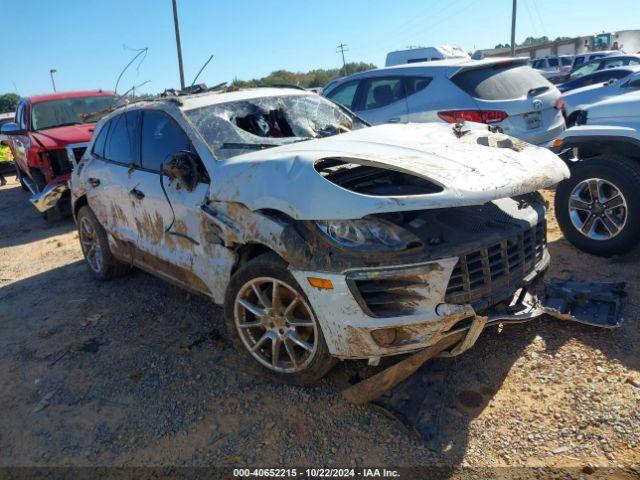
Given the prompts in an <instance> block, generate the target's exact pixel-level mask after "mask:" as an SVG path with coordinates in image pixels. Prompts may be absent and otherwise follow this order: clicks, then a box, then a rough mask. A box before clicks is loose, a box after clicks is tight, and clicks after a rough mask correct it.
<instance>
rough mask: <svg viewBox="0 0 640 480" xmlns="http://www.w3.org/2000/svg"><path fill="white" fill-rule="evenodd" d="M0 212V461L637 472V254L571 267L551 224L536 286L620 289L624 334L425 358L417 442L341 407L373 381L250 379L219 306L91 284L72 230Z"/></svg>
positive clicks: (573, 259) (22, 196)
mask: <svg viewBox="0 0 640 480" xmlns="http://www.w3.org/2000/svg"><path fill="white" fill-rule="evenodd" d="M547 196H548V197H550V196H551V194H547ZM0 205H2V207H1V210H0V211H1V212H2V214H1V215H0V372H2V373H1V374H0V412H3V413H2V415H1V417H2V419H1V420H0V466H26V465H48V466H54V465H56V466H58V465H64V466H68V465H80V466H85V465H92V466H93V465H102V466H109V465H130V466H137V465H163V466H166V465H172V466H173V465H197V466H200V465H235V466H259V467H264V466H276V465H290V466H301V465H309V466H316V467H318V466H331V465H336V466H338V465H340V466H345V465H354V466H355V465H361V466H362V465H378V466H379V465H394V466H420V465H434V464H440V465H462V466H471V467H496V466H551V467H571V466H576V467H581V468H582V467H584V466H638V465H640V411H639V410H638V404H639V401H640V373H639V370H640V349H639V347H638V340H639V337H640V334H639V331H638V318H639V306H640V298H639V295H640V294H639V293H638V289H637V287H638V285H640V270H639V269H638V263H639V262H638V254H637V253H634V254H631V255H629V256H626V257H622V258H617V259H609V260H607V259H600V258H596V257H592V256H589V255H586V254H583V253H581V252H578V251H576V250H575V249H573V248H572V247H571V246H569V245H568V244H567V242H566V241H565V240H564V239H562V238H561V235H560V234H559V231H558V229H557V226H556V225H555V221H554V220H553V219H550V222H549V224H550V232H549V238H550V250H551V253H552V256H553V260H552V263H553V266H552V272H551V274H552V275H553V276H560V277H568V276H570V275H574V276H575V277H576V278H580V279H591V280H603V281H619V280H624V281H626V282H628V291H629V297H628V301H627V304H626V307H625V310H624V316H625V323H624V325H623V327H622V328H620V329H619V330H616V331H605V330H598V329H595V328H589V327H584V326H580V325H576V324H566V323H562V322H559V321H555V320H546V321H535V322H532V323H529V324H527V325H524V326H511V327H509V326H507V327H506V328H505V330H504V331H503V332H502V333H498V332H497V331H496V330H495V329H492V330H488V331H486V332H484V333H483V335H482V336H481V338H480V339H479V341H478V343H477V344H476V345H475V346H474V348H473V349H471V350H470V351H469V352H467V353H465V354H464V355H462V356H460V357H457V358H454V359H438V360H435V361H433V362H432V363H431V364H429V365H428V366H426V367H425V368H424V369H423V371H422V372H421V373H420V375H421V376H422V377H423V379H424V380H425V382H426V383H425V384H426V385H428V386H429V387H430V388H428V392H430V393H429V394H428V395H427V397H428V398H429V401H430V402H431V405H433V414H432V418H433V422H434V425H435V426H437V428H434V436H433V438H432V439H431V440H430V441H429V442H424V441H422V440H421V439H420V438H419V437H418V436H417V435H416V434H415V433H414V432H413V431H412V430H411V429H410V428H407V427H406V426H405V425H404V424H402V423H401V422H400V421H398V420H397V419H395V418H393V417H389V416H388V415H384V414H383V412H382V411H381V409H380V408H378V407H376V406H375V405H366V406H362V407H353V406H351V405H350V404H348V403H347V402H346V401H345V400H344V399H343V398H342V397H341V395H340V393H339V391H340V388H342V387H343V386H344V385H345V384H346V382H347V380H348V379H349V378H350V377H352V376H353V375H354V374H355V373H356V372H362V371H363V370H364V371H367V372H371V371H373V369H371V368H368V367H366V366H364V365H363V364H362V363H358V362H347V363H344V364H340V365H338V366H337V367H336V369H335V370H334V371H333V372H332V373H331V375H330V376H329V377H328V378H327V379H325V380H323V381H322V382H321V383H319V384H318V385H315V386H309V387H293V386H284V385H279V384H275V383H272V382H270V381H267V380H263V379H261V378H258V377H255V376H253V375H252V374H251V373H250V372H248V371H247V370H246V367H245V366H244V365H243V364H242V362H241V361H240V358H239V357H238V356H237V355H236V354H235V353H234V351H233V349H232V348H231V345H230V343H229V342H228V341H227V339H226V338H225V336H224V329H223V325H222V312H221V309H220V308H218V307H216V306H214V305H212V304H211V303H210V302H209V301H207V300H206V299H203V298H200V297H196V296H193V295H190V294H188V293H185V292H184V291H182V290H180V289H178V288H176V287H173V286H171V285H169V284H167V283H165V282H163V281H161V280H159V279H156V278H154V277H152V276H150V275H147V274H145V273H142V272H139V271H136V272H134V273H133V274H132V275H131V276H129V277H127V278H123V279H120V280H117V281H113V282H107V283H102V282H98V281H96V280H94V279H93V277H92V276H91V275H90V273H89V270H88V268H87V267H85V265H84V263H83V261H82V254H81V252H80V248H79V244H78V240H77V235H76V233H75V230H74V225H73V222H72V221H71V220H63V221H55V222H49V223H47V222H45V221H44V220H42V219H41V218H40V217H39V216H38V215H37V213H36V212H35V210H34V209H33V208H32V207H31V206H30V205H29V204H28V202H27V194H26V193H25V192H23V191H22V190H21V189H20V187H19V185H18V184H17V183H16V182H15V181H12V180H10V181H9V184H8V185H7V186H6V187H3V188H1V189H0Z"/></svg>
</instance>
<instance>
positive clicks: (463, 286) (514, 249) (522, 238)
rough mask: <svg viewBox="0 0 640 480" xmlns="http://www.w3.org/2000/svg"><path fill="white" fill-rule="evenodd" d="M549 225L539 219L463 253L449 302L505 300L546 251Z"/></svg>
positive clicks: (485, 303)
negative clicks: (532, 224)
mask: <svg viewBox="0 0 640 480" xmlns="http://www.w3.org/2000/svg"><path fill="white" fill-rule="evenodd" d="M546 232H547V226H546V222H541V223H538V224H537V225H536V226H534V227H533V228H531V229H529V230H526V231H525V232H523V233H521V234H520V235H518V236H515V237H511V238H508V239H504V240H502V241H500V242H499V243H495V244H493V245H491V246H489V247H485V248H481V249H479V250H475V251H472V252H468V253H466V254H464V255H461V256H460V259H459V260H458V263H457V264H456V266H455V267H454V269H453V273H452V275H451V278H450V280H449V284H448V286H447V292H446V297H445V300H446V301H447V303H456V304H466V303H470V304H471V305H473V306H474V308H476V309H479V308H484V307H486V306H489V305H492V304H494V303H497V302H498V301H501V300H503V298H499V297H500V296H502V295H503V294H504V293H505V292H506V293H507V296H508V294H509V293H511V292H510V291H511V290H512V288H513V287H518V286H520V284H521V283H522V280H523V279H524V278H525V277H526V276H527V275H528V274H529V273H530V272H532V271H533V270H534V268H535V266H536V264H537V263H538V262H540V261H541V260H542V258H543V255H544V250H545V246H546V243H547V238H546Z"/></svg>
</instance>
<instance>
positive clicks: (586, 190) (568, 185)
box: [555, 155, 640, 257]
mask: <svg viewBox="0 0 640 480" xmlns="http://www.w3.org/2000/svg"><path fill="white" fill-rule="evenodd" d="M570 168H571V178H569V179H567V180H563V181H562V182H560V184H558V188H557V190H556V197H555V210H556V218H557V220H558V224H559V225H560V229H561V230H562V233H563V234H564V236H565V238H566V239H567V240H569V242H571V243H572V244H573V245H574V246H576V247H577V248H579V249H580V250H583V251H585V252H587V253H590V254H593V255H598V256H603V257H610V256H612V255H619V254H623V253H626V252H628V251H630V250H631V249H633V247H634V246H635V245H636V244H637V243H638V241H640V165H638V163H637V162H635V161H633V160H631V159H629V158H626V157H621V156H614V155H612V156H597V157H593V158H589V159H587V160H580V161H578V162H576V163H575V164H572V165H571V167H570ZM591 192H594V195H592V194H591ZM595 197H597V199H596V198H595ZM614 205H617V206H615V207H612V206H614ZM607 207H612V208H607Z"/></svg>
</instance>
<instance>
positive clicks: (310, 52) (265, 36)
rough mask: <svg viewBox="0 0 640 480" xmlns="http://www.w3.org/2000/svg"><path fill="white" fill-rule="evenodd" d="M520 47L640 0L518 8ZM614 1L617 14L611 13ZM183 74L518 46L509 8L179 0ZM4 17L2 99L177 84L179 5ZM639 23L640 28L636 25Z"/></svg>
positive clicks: (506, 1) (32, 2)
mask: <svg viewBox="0 0 640 480" xmlns="http://www.w3.org/2000/svg"><path fill="white" fill-rule="evenodd" d="M518 3H519V6H518V29H517V36H516V39H517V41H522V40H523V39H524V38H525V37H527V36H530V35H532V36H541V35H547V36H548V37H550V38H555V37H557V36H559V35H563V36H577V35H588V34H592V33H595V32H600V31H603V30H606V31H615V30H624V29H633V28H640V24H638V23H637V22H638V19H640V1H639V0H615V2H612V3H607V2H602V1H601V0H579V1H577V0H564V1H563V0H519V2H518ZM608 5H611V8H608ZM178 6H179V14H180V27H181V35H182V48H183V55H184V61H185V77H186V79H187V81H188V82H189V83H190V82H191V80H192V79H193V77H194V76H195V74H196V73H197V71H198V69H199V68H200V66H201V65H202V64H203V63H204V62H205V60H206V59H207V58H208V57H209V55H210V54H213V55H214V59H213V60H212V62H211V63H210V64H209V66H208V67H207V69H206V70H205V71H204V73H203V74H202V75H201V77H200V79H199V81H204V82H206V83H207V84H209V85H214V84H217V83H219V82H222V81H230V80H232V79H233V78H234V77H238V78H240V79H248V78H253V77H260V76H263V75H266V74H268V73H270V72H271V71H273V70H277V69H288V70H296V71H306V70H309V69H313V68H329V67H336V66H339V65H340V64H341V59H340V57H339V55H338V54H337V53H336V45H337V44H338V43H340V42H343V43H346V44H348V49H349V51H348V52H347V53H346V56H347V60H348V61H359V60H362V61H366V62H372V63H374V64H376V65H383V64H384V57H385V55H386V53H387V52H388V51H390V50H394V49H399V48H405V47H406V46H407V45H425V46H426V45H439V44H443V43H451V44H456V45H459V46H460V47H462V48H464V49H465V50H474V49H475V48H486V47H493V46H494V45H495V44H497V43H503V42H508V41H509V36H510V19H511V0H395V1H389V0H318V1H316V0H306V1H302V0H299V1H292V0H277V1H275V0H267V1H265V0H235V1H222V0H207V1H205V0H178ZM0 16H1V18H2V19H3V20H4V21H3V27H4V28H3V33H4V35H3V36H2V37H3V38H2V53H1V54H0V93H1V92H8V91H15V89H16V88H15V87H14V84H15V86H16V87H17V90H18V93H19V94H21V95H30V94H34V93H41V92H48V91H50V90H51V82H50V78H49V69H51V68H56V69H57V73H56V84H57V86H58V90H74V89H88V88H104V89H113V87H114V85H115V81H116V78H117V76H118V74H119V72H120V70H122V68H123V67H124V66H125V65H126V64H127V62H128V61H129V60H130V59H131V58H132V56H133V55H134V53H133V52H131V51H130V50H126V49H125V48H124V45H126V46H128V47H130V48H141V47H148V48H149V51H148V55H147V57H146V59H145V60H144V62H143V63H142V65H141V66H140V68H139V70H138V71H136V70H135V69H130V71H128V72H127V74H125V76H124V77H123V80H122V85H121V87H120V88H119V90H120V91H121V92H122V91H124V90H127V89H128V88H130V87H131V86H132V85H134V84H139V83H142V82H144V81H146V80H151V82H150V83H149V84H147V85H145V86H144V87H143V88H142V91H146V92H157V91H162V90H164V89H165V88H168V87H176V86H179V76H178V67H177V56H176V49H175V43H174V42H175V39H174V33H173V17H172V10H171V0H103V1H100V2H98V1H90V0H55V1H54V0H49V1H44V0H41V1H36V0H20V1H13V0H0ZM634 22H635V23H634Z"/></svg>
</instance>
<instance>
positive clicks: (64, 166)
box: [47, 144, 87, 177]
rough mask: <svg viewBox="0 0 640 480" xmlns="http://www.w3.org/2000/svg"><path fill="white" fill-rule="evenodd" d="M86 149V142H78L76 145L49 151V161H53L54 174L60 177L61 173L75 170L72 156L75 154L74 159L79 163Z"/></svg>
mask: <svg viewBox="0 0 640 480" xmlns="http://www.w3.org/2000/svg"><path fill="white" fill-rule="evenodd" d="M86 150H87V146H86V144H82V145H80V144H76V145H75V146H67V148H65V149H60V150H49V151H47V156H48V157H49V162H51V170H52V171H53V176H54V177H59V176H60V175H65V174H67V173H71V171H72V170H73V162H72V159H71V156H73V159H74V160H75V161H76V163H77V162H79V161H80V159H81V158H82V155H84V152H85V151H86Z"/></svg>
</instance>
